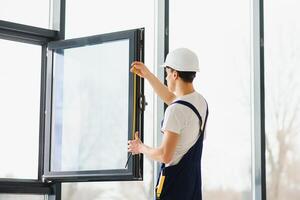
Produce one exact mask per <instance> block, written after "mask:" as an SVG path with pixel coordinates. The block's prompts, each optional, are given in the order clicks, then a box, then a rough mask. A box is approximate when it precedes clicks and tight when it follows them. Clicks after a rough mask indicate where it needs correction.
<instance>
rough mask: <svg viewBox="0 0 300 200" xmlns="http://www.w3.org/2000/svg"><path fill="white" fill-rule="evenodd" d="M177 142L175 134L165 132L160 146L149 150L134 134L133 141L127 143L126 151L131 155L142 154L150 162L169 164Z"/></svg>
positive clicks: (177, 138)
mask: <svg viewBox="0 0 300 200" xmlns="http://www.w3.org/2000/svg"><path fill="white" fill-rule="evenodd" d="M178 140H179V135H178V134H177V133H174V132H171V131H165V132H164V136H163V141H162V143H161V145H160V146H159V147H158V148H151V147H149V146H147V145H145V144H143V143H142V142H141V140H140V139H139V138H138V134H137V133H136V134H135V140H130V141H128V151H129V152H132V153H133V154H139V153H142V154H144V155H146V156H147V157H148V158H150V159H151V160H156V161H159V162H161V163H169V162H171V160H172V158H173V155H174V152H175V149H176V145H177V143H178Z"/></svg>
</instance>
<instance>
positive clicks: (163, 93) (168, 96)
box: [147, 73, 176, 105]
mask: <svg viewBox="0 0 300 200" xmlns="http://www.w3.org/2000/svg"><path fill="white" fill-rule="evenodd" d="M147 80H148V81H149V83H150V85H151V86H152V87H153V89H154V91H155V92H156V94H157V95H158V96H159V97H160V98H161V99H162V100H163V101H164V102H165V103H166V104H168V105H169V104H171V103H172V101H173V100H174V99H175V98H176V96H175V94H173V93H172V92H170V91H169V89H168V87H167V86H165V85H164V84H163V83H162V82H161V81H160V80H159V79H158V78H157V77H156V76H155V75H154V74H152V73H150V74H149V76H148V77H147Z"/></svg>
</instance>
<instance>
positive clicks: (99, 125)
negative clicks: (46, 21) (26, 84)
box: [45, 29, 144, 181]
mask: <svg viewBox="0 0 300 200" xmlns="http://www.w3.org/2000/svg"><path fill="white" fill-rule="evenodd" d="M142 38H143V30H141V29H138V30H131V31H123V32H116V33H110V34H104V35H97V36H91V37H85V38H78V39H70V40H65V41H58V42H52V43H49V46H48V48H49V50H51V51H53V55H52V56H53V57H52V58H53V71H52V73H53V88H52V92H51V91H50V90H48V94H49V95H50V94H51V93H52V102H51V104H50V102H48V104H47V111H48V110H49V111H50V110H51V111H52V112H51V117H50V116H49V117H48V122H49V126H48V127H47V131H46V133H50V132H51V135H48V136H47V142H48V146H47V148H46V151H48V155H47V160H46V166H45V172H46V174H45V178H47V179H49V180H50V179H55V180H66V179H67V180H74V181H80V180H81V181H86V180H139V179H141V178H142V173H143V171H142V169H143V168H142V164H143V162H142V155H135V156H133V157H134V158H129V164H128V167H126V168H125V164H126V161H127V159H128V153H127V141H128V139H131V138H133V134H134V132H135V131H136V130H139V131H140V133H141V138H143V106H144V98H143V81H142V80H141V79H140V78H139V77H137V76H136V75H133V74H132V73H130V71H129V69H130V64H131V62H132V61H134V60H142V59H143V48H142V46H143V39H142ZM50 56H51V53H50ZM50 60H52V59H51V58H50ZM51 79H52V78H51V77H49V79H48V80H49V81H51ZM48 98H49V96H48ZM49 150H50V151H49ZM80 178H82V179H80Z"/></svg>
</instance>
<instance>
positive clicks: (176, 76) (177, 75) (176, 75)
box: [173, 71, 179, 80]
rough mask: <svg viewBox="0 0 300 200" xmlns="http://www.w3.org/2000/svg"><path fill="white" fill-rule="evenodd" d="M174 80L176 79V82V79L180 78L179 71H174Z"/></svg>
mask: <svg viewBox="0 0 300 200" xmlns="http://www.w3.org/2000/svg"><path fill="white" fill-rule="evenodd" d="M173 78H174V80H176V79H178V78H179V74H178V72H177V71H174V72H173Z"/></svg>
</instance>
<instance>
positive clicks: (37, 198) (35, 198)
mask: <svg viewBox="0 0 300 200" xmlns="http://www.w3.org/2000/svg"><path fill="white" fill-rule="evenodd" d="M0 199H3V200H15V199H18V200H46V199H48V198H47V197H46V196H45V195H32V194H0Z"/></svg>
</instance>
